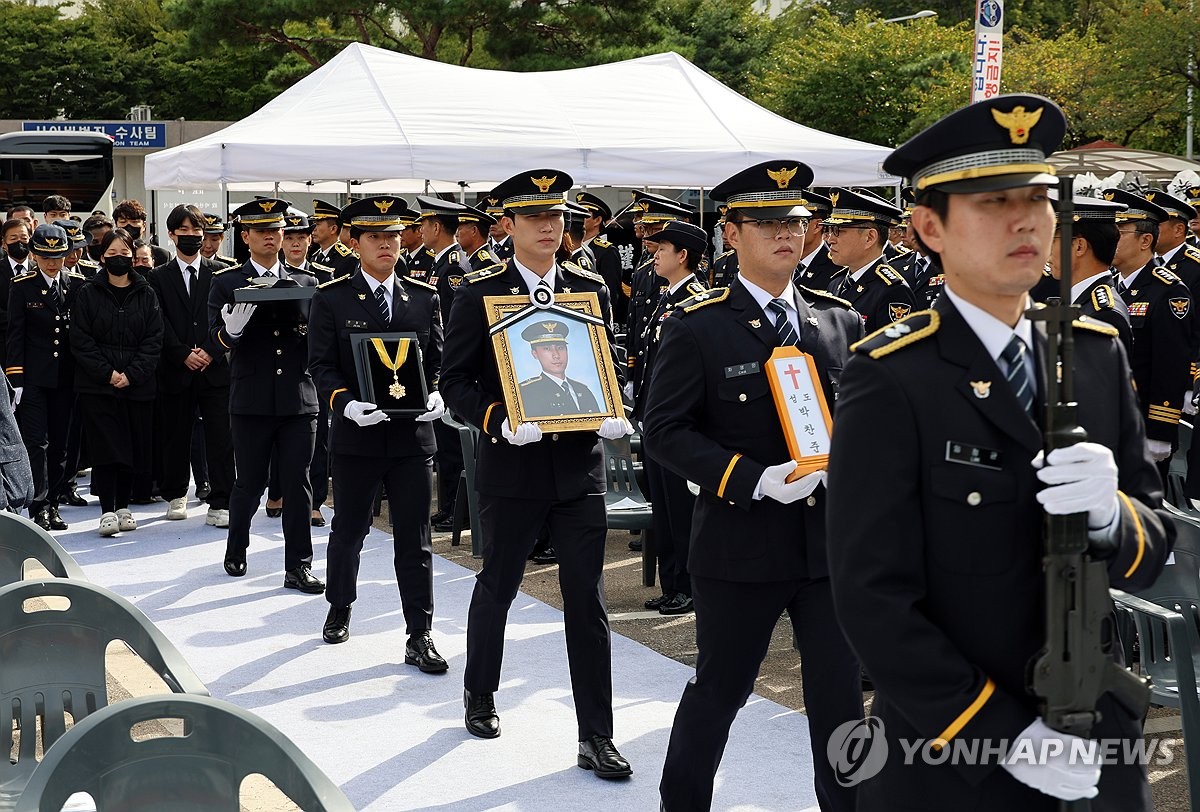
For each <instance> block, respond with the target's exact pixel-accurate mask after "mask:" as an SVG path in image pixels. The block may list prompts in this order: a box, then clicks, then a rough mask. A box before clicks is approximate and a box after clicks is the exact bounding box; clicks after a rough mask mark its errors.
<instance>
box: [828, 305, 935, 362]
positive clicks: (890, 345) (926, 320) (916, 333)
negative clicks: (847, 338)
mask: <svg viewBox="0 0 1200 812" xmlns="http://www.w3.org/2000/svg"><path fill="white" fill-rule="evenodd" d="M941 324H942V317H941V316H939V315H938V313H937V311H936V310H918V311H917V312H916V313H910V314H909V315H907V316H905V317H904V318H902V319H900V320H899V321H896V322H893V323H891V324H889V325H888V326H887V327H881V328H880V329H878V330H876V331H875V332H873V333H871V334H870V335H869V336H867V337H866V338H864V339H863V340H862V341H858V342H856V343H854V344H851V345H850V350H851V351H852V352H861V353H864V354H866V355H869V356H871V357H872V358H882V357H884V356H885V355H891V354H892V353H894V352H896V350H902V349H904V348H905V347H907V346H908V345H910V344H913V343H915V342H917V341H920V340H921V339H923V338H927V337H929V336H931V335H933V334H934V333H936V332H937V330H938V327H940V326H941Z"/></svg>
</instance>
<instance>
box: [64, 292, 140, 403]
mask: <svg viewBox="0 0 1200 812" xmlns="http://www.w3.org/2000/svg"><path fill="white" fill-rule="evenodd" d="M129 282H130V289H129V295H128V298H126V299H125V301H124V302H122V303H118V300H117V294H116V292H115V289H114V288H113V286H112V285H111V284H110V283H109V281H108V274H97V275H96V276H95V277H94V278H92V279H89V280H88V281H86V282H84V283H83V284H82V285H80V286H79V290H78V292H77V293H76V296H75V301H74V304H73V306H72V308H71V333H70V335H71V352H72V354H73V355H74V356H75V391H76V392H77V393H79V394H91V395H113V396H115V397H118V398H124V399H128V400H153V399H154V393H155V389H156V386H155V370H156V369H157V368H158V356H159V353H160V352H161V351H162V340H163V320H162V309H161V308H160V307H159V305H158V296H157V295H156V294H155V293H154V289H153V288H152V287H150V283H149V282H148V281H146V277H144V276H142V275H141V274H138V273H136V272H133V273H130V274H129ZM114 370H115V371H117V372H123V373H124V374H125V375H126V377H128V378H129V386H127V387H124V388H122V389H116V388H114V387H113V385H112V384H111V383H109V381H110V380H111V378H112V374H113V371H114Z"/></svg>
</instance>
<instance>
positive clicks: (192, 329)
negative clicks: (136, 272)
mask: <svg viewBox="0 0 1200 812" xmlns="http://www.w3.org/2000/svg"><path fill="white" fill-rule="evenodd" d="M198 259H199V263H198V266H197V270H196V283H195V285H193V290H192V292H191V294H190V295H189V294H188V290H187V286H186V285H184V283H183V272H182V271H181V270H180V269H179V263H178V262H176V261H175V260H174V258H172V259H171V261H170V262H167V263H164V264H162V265H159V266H158V267H157V268H155V269H154V270H153V271H151V272H150V274H149V276H148V277H147V279H149V281H150V286H151V287H153V288H154V292H155V293H156V294H158V303H159V305H160V306H161V307H162V315H163V341H162V360H161V361H160V363H159V365H158V383H159V386H160V387H162V391H163V392H167V393H172V394H173V393H177V392H182V391H183V390H184V389H186V388H188V387H189V386H191V385H192V384H193V382H196V381H203V382H204V383H205V384H207V385H209V386H213V387H225V386H229V360H228V359H227V358H226V355H225V353H226V350H225V348H224V347H222V346H221V345H220V344H218V343H217V342H216V341H214V340H213V338H212V334H211V333H210V332H209V329H208V327H209V325H208V292H209V288H210V287H211V285H212V277H213V274H214V273H217V272H219V271H220V270H221V269H222V267H223V266H222V265H221V263H219V262H214V261H213V260H211V259H205V258H204V257H199V258H198ZM193 347H200V348H201V349H202V350H204V351H205V352H207V353H208V354H209V355H210V356H212V359H213V360H212V363H211V364H209V365H208V366H207V367H206V368H205V370H204V371H203V372H199V373H197V372H193V371H192V370H190V369H188V368H187V367H186V366H184V363H183V362H184V360H185V359H186V358H187V357H188V356H189V355H190V354H191V352H192V348H193Z"/></svg>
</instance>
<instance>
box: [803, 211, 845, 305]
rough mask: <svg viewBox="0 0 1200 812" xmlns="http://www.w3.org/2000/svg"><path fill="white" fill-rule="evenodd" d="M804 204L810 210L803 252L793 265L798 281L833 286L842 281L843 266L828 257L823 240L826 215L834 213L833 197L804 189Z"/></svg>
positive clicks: (809, 285)
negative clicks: (831, 198)
mask: <svg viewBox="0 0 1200 812" xmlns="http://www.w3.org/2000/svg"><path fill="white" fill-rule="evenodd" d="M804 208H806V209H808V210H809V211H810V212H812V217H810V218H809V221H808V232H807V233H805V235H804V248H803V249H802V250H803V251H804V256H803V257H802V258H801V260H800V263H799V264H798V265H797V266H796V278H795V282H796V284H797V285H803V286H804V287H806V288H812V289H813V290H832V289H833V288H834V287H837V285H839V284H840V283H841V276H840V275H841V274H842V273H844V272H845V270H846V269H845V268H844V267H842V266H841V265H838V264H837V263H836V262H834V261H833V260H832V259H830V258H829V246H828V245H826V244H825V218H826V217H828V216H829V215H830V214H832V213H833V201H832V200H830V199H829V197H828V196H826V195H823V194H821V193H819V192H814V191H813V190H812V189H806V190H805V191H804Z"/></svg>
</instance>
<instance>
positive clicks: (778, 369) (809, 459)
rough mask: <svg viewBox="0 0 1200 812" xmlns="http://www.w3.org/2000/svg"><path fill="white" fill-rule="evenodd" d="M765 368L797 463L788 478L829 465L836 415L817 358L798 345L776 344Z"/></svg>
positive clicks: (789, 445)
mask: <svg viewBox="0 0 1200 812" xmlns="http://www.w3.org/2000/svg"><path fill="white" fill-rule="evenodd" d="M766 371H767V382H768V383H769V384H770V386H771V395H772V396H773V397H774V399H775V409H776V411H778V413H779V422H780V423H781V424H782V426H783V436H784V439H785V440H786V441H787V447H788V453H789V454H791V455H792V459H793V460H795V461H796V463H797V466H796V470H795V471H794V472H793V473H792V474H791V476H789V477H788V481H789V482H792V481H795V480H796V479H799V478H800V477H802V476H804V475H806V474H811V473H813V472H814V471H821V470H824V469H826V468H828V467H829V442H830V438H831V437H832V436H833V417H832V415H831V414H830V412H829V404H828V403H827V402H826V400H825V390H824V388H823V387H822V386H821V374H820V372H819V371H818V370H817V364H816V361H814V360H813V357H812V356H811V355H809V354H807V353H804V352H801V351H800V350H798V349H797V348H796V347H792V346H788V347H776V348H775V350H774V351H773V352H772V353H771V357H770V358H768V359H767V363H766Z"/></svg>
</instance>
